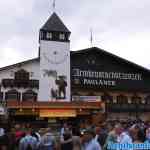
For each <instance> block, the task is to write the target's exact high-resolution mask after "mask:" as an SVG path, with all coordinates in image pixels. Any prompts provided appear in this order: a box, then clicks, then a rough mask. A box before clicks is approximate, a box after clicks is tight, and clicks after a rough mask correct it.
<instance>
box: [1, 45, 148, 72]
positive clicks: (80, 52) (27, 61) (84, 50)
mask: <svg viewBox="0 0 150 150" xmlns="http://www.w3.org/2000/svg"><path fill="white" fill-rule="evenodd" d="M91 51H97V52H101V53H104V54H105V55H108V56H111V57H113V58H114V59H116V60H118V61H121V62H123V63H126V64H129V65H131V66H132V67H135V68H137V69H141V70H143V71H146V72H148V73H150V70H149V69H147V68H145V67H143V66H140V65H138V64H136V63H133V62H131V61H128V60H126V59H124V58H121V57H119V56H116V55H114V54H112V53H110V52H107V51H105V50H103V49H100V48H97V47H91V48H87V49H82V50H77V51H71V55H75V54H83V53H87V52H91ZM39 60H40V58H39V57H37V58H34V59H30V60H26V61H23V62H19V63H16V64H12V65H9V66H5V67H2V68H0V71H3V70H6V69H9V68H12V67H16V66H19V65H23V64H27V63H32V62H34V61H39Z"/></svg>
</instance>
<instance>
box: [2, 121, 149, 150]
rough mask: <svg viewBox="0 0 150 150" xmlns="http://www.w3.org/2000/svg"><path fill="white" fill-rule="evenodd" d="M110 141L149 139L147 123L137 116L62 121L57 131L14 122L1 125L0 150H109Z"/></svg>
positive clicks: (136, 141) (141, 140)
mask: <svg viewBox="0 0 150 150" xmlns="http://www.w3.org/2000/svg"><path fill="white" fill-rule="evenodd" d="M109 143H120V144H127V143H129V144H133V143H150V123H149V122H142V121H139V120H138V121H131V120H130V121H124V122H120V121H116V122H101V123H100V124H99V125H92V124H82V125H80V126H78V125H75V126H73V125H69V124H67V123H64V124H63V126H62V127H61V128H60V129H59V134H56V133H54V132H53V130H52V129H51V128H50V127H47V128H40V129H38V128H35V127H32V125H29V124H26V125H21V124H16V125H14V127H12V128H10V129H9V130H8V129H7V130H6V129H5V127H4V126H3V127H2V126H1V127H0V150H112V149H111V148H110V147H109V148H108V144H109ZM114 150H115V149H114ZM116 150H120V149H116ZM125 150H127V149H125ZM130 150H131V149H130ZM132 150H135V149H132Z"/></svg>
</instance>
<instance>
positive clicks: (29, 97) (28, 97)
mask: <svg viewBox="0 0 150 150" xmlns="http://www.w3.org/2000/svg"><path fill="white" fill-rule="evenodd" d="M22 100H23V101H36V100H37V93H36V92H34V91H33V90H27V91H26V92H24V93H22Z"/></svg>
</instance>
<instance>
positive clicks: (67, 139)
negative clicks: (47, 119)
mask: <svg viewBox="0 0 150 150" xmlns="http://www.w3.org/2000/svg"><path fill="white" fill-rule="evenodd" d="M61 150H73V139H72V135H71V133H70V132H69V131H66V132H65V133H64V135H63V139H62V140H61Z"/></svg>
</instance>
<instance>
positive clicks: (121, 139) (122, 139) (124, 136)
mask: <svg viewBox="0 0 150 150" xmlns="http://www.w3.org/2000/svg"><path fill="white" fill-rule="evenodd" d="M117 142H118V143H119V144H132V138H131V137H130V136H129V135H128V133H127V132H123V133H121V135H120V136H118V138H117ZM118 150H119V149H118ZM126 150H127V149H126ZM128 150H132V149H128Z"/></svg>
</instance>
